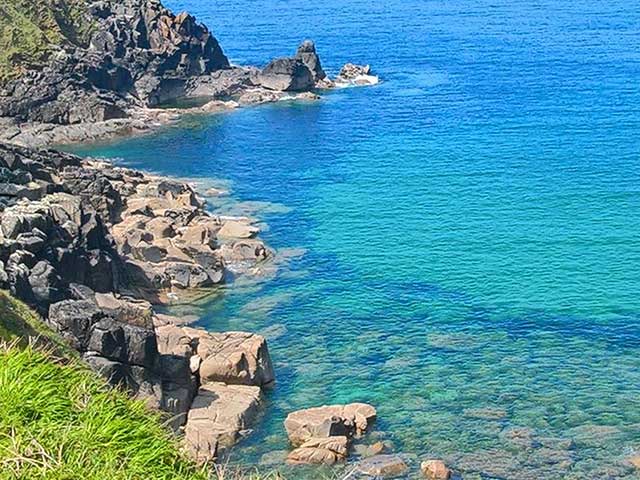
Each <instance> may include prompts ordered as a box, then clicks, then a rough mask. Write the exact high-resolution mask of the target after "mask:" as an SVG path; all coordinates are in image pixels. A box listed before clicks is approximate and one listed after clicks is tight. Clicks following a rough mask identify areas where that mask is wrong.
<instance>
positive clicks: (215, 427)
mask: <svg viewBox="0 0 640 480" xmlns="http://www.w3.org/2000/svg"><path fill="white" fill-rule="evenodd" d="M260 401H261V393H260V388H259V387H253V386H246V385H225V384H224V383H209V384H206V385H203V386H202V387H200V389H199V390H198V394H197V395H196V397H195V398H194V400H193V403H192V404H191V409H190V410H189V414H188V416H187V423H186V426H185V443H186V446H187V449H188V450H189V452H190V453H191V454H192V456H193V457H194V458H195V459H196V460H197V461H199V462H206V461H210V460H212V459H214V458H216V456H217V455H218V452H219V450H221V449H224V448H228V447H231V446H232V445H233V444H234V443H236V442H237V441H238V439H239V438H240V437H241V436H242V433H243V431H245V430H246V429H248V428H249V427H250V425H251V423H252V422H253V420H254V419H255V417H256V416H257V414H258V412H259V406H260Z"/></svg>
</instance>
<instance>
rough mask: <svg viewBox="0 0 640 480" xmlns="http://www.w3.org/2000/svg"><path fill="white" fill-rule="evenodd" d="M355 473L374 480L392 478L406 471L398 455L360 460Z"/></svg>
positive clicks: (404, 464) (405, 465)
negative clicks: (374, 478)
mask: <svg viewBox="0 0 640 480" xmlns="http://www.w3.org/2000/svg"><path fill="white" fill-rule="evenodd" d="M356 468H357V471H358V472H360V473H363V474H365V475H369V476H372V477H376V478H394V477H399V476H401V475H403V474H404V473H405V472H406V471H407V470H408V469H409V467H408V465H407V463H406V462H405V461H404V459H403V458H402V457H401V456H400V455H376V456H373V457H371V458H367V459H366V460H362V461H360V462H359V463H358V465H357V467H356Z"/></svg>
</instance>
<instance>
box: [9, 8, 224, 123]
mask: <svg viewBox="0 0 640 480" xmlns="http://www.w3.org/2000/svg"><path fill="white" fill-rule="evenodd" d="M101 5H103V6H104V8H101V9H99V11H100V13H99V14H97V13H96V12H97V11H98V10H97V9H95V8H91V9H90V13H89V14H88V18H87V22H92V24H93V27H92V29H90V31H91V32H92V35H91V38H90V40H89V48H85V47H84V45H81V44H79V43H78V39H73V40H72V41H70V42H68V44H67V45H66V51H65V52H63V51H60V53H59V54H58V55H51V59H50V61H49V62H48V63H46V64H45V65H39V66H38V68H35V69H33V70H29V71H27V72H26V73H25V74H23V75H21V76H20V77H18V78H17V79H15V80H13V81H11V82H8V83H7V85H5V88H4V94H3V95H0V116H9V117H16V118H19V119H20V120H21V121H37V122H42V123H54V124H74V123H81V122H83V123H84V122H86V123H91V122H102V121H107V120H111V119H118V118H123V117H125V116H127V110H128V109H129V108H130V107H131V106H138V102H141V103H142V104H143V105H145V106H154V105H158V104H159V103H161V102H164V101H167V100H169V99H172V98H176V97H180V96H183V95H184V94H185V88H186V83H187V81H188V79H189V78H191V77H194V76H199V75H206V74H209V73H211V72H214V71H216V70H220V69H225V68H229V62H228V60H227V58H226V57H225V55H224V54H223V52H222V50H221V48H220V46H219V44H218V42H217V41H216V39H215V38H214V37H213V36H212V35H211V33H210V32H209V31H208V30H207V28H206V27H204V26H203V25H200V24H198V23H197V22H196V20H195V18H194V17H192V16H191V15H189V14H187V13H181V14H179V15H174V14H173V13H171V12H170V11H169V10H167V9H165V8H164V7H163V6H162V5H161V4H160V2H155V1H154V2H148V1H143V0H124V1H122V2H112V1H108V2H103V3H102V4H101ZM92 17H93V18H92ZM74 42H76V43H74Z"/></svg>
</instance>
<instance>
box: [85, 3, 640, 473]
mask: <svg viewBox="0 0 640 480" xmlns="http://www.w3.org/2000/svg"><path fill="white" fill-rule="evenodd" d="M167 3H168V4H169V5H171V6H172V7H173V8H176V9H181V8H184V9H188V10H189V11H191V12H193V13H195V14H196V15H197V16H198V17H199V18H201V19H203V20H205V21H206V22H207V23H208V24H209V25H210V26H211V27H212V30H213V31H214V33H215V34H216V35H217V36H218V38H219V40H220V42H221V44H222V46H223V48H224V49H225V51H226V53H227V54H228V55H229V56H230V58H231V59H232V60H233V61H235V62H237V63H264V62H265V61H266V60H267V59H269V58H272V57H274V56H277V55H284V54H289V53H292V52H293V51H294V50H295V47H296V45H297V44H298V43H299V41H300V40H302V39H303V38H304V37H307V36H309V37H312V38H314V39H315V40H316V43H317V45H318V49H319V51H320V54H321V56H322V59H323V61H324V65H325V69H326V70H328V71H330V72H334V73H335V72H336V71H337V69H338V68H339V66H340V65H341V64H342V63H344V62H345V61H348V60H351V61H356V62H368V63H372V64H373V66H374V68H375V71H376V73H377V74H379V75H380V77H381V78H382V79H383V83H382V84H380V85H378V86H376V87H372V88H366V89H364V88H363V89H349V90H342V91H339V92H335V93H332V94H329V95H326V96H325V97H324V99H323V100H322V101H320V102H318V103H316V104H304V105H279V106H266V107H258V108H254V109H246V110H242V111H238V112H234V113H230V114H224V115H219V116H215V117H209V118H196V119H189V120H187V121H185V122H184V123H183V125H182V126H181V127H179V128H174V129H170V130H166V131H163V132H161V133H159V134H157V135H154V136H153V137H144V138H139V139H133V140H127V141H121V142H119V143H117V144H112V145H102V146H95V147H87V148H86V149H83V150H82V151H83V152H84V153H92V154H100V155H110V156H119V157H122V158H123V159H124V160H125V162H126V163H128V164H131V165H134V166H138V167H142V168H147V169H151V170H154V171H158V172H162V173H166V174H172V175H179V176H188V177H201V178H213V177H219V178H223V179H227V180H229V181H230V183H231V187H232V188H233V190H234V195H236V196H237V197H238V198H240V199H243V200H250V201H261V202H274V203H276V204H278V208H276V209H275V210H274V209H271V210H270V209H269V208H265V207H267V206H266V205H264V204H258V205H261V206H262V207H261V208H262V212H261V213H260V215H261V217H263V218H264V219H265V220H266V222H267V223H268V224H269V231H268V232H266V233H265V235H264V236H265V238H266V239H267V240H268V241H269V242H270V243H271V244H272V245H273V246H275V247H277V248H282V249H285V248H294V249H299V250H296V251H297V253H298V254H303V255H302V256H299V255H292V258H291V259H290V260H289V264H288V267H287V268H285V269H283V270H282V271H281V273H280V275H279V276H278V278H277V279H275V280H274V281H271V282H268V283H265V284H261V285H257V286H247V285H245V286H243V287H242V288H237V289H231V290H230V291H229V292H228V293H227V295H225V296H224V297H223V298H222V299H216V300H215V301H212V302H210V303H208V304H205V305H202V306H201V307H202V309H203V310H202V311H203V312H204V313H203V318H202V320H201V323H202V325H204V326H207V327H209V328H212V329H248V330H256V331H263V332H264V333H265V334H266V335H267V336H268V337H269V338H270V349H271V350H272V355H273V357H274V359H275V362H276V370H277V375H278V387H277V389H276V390H275V391H274V392H273V393H272V394H271V395H270V397H269V404H268V408H267V410H268V412H267V413H268V414H267V415H266V417H265V419H264V421H263V423H262V428H260V430H259V431H258V432H257V433H256V434H255V435H254V436H253V437H252V438H251V439H250V440H249V441H248V442H246V443H245V446H246V448H245V449H243V450H239V451H237V452H236V456H237V458H238V459H239V460H243V461H254V462H259V461H260V459H261V458H265V459H266V458H267V457H268V455H267V457H262V456H263V455H264V454H268V453H269V452H274V451H279V450H284V449H287V448H288V446H287V443H286V439H285V434H284V430H283V428H282V420H283V418H284V416H285V415H286V413H287V412H289V411H291V410H293V409H297V408H304V407H309V406H312V405H317V404H322V403H328V402H348V401H353V400H359V401H367V402H371V403H373V404H374V405H376V406H377V407H378V409H379V421H378V423H377V426H376V432H374V434H373V436H374V437H378V436H380V437H385V438H388V439H390V440H392V441H393V442H394V444H395V446H396V450H397V451H403V452H407V453H411V454H416V455H417V456H418V458H423V457H424V456H427V455H438V456H443V457H445V458H446V459H447V460H448V461H449V462H451V463H452V464H453V465H454V466H455V467H457V468H459V469H461V470H464V471H465V472H466V473H465V476H464V478H473V479H476V478H480V477H479V476H478V475H480V474H481V473H482V475H484V477H483V478H509V479H521V478H527V479H558V478H566V479H576V480H577V479H603V478H634V475H635V474H634V472H633V470H632V469H631V468H630V467H628V466H627V465H626V464H625V463H624V459H625V458H626V457H627V456H628V455H630V454H631V453H633V452H634V451H636V450H639V449H640V395H639V394H640V369H639V368H638V357H639V353H640V333H639V330H638V326H639V324H640V320H639V316H638V314H639V312H640V308H639V307H640V296H639V295H638V294H639V292H640V275H638V271H639V270H640V269H639V268H638V267H639V266H640V222H639V221H638V220H639V213H640V196H639V183H638V180H639V173H640V161H639V160H640V158H639V156H640V155H639V152H640V148H639V147H640V115H639V113H640V90H639V89H640V87H639V86H638V85H639V84H638V78H640V53H639V52H640V32H639V31H638V25H639V24H640V9H639V8H638V7H639V5H638V3H637V2H635V1H619V0H614V1H609V2H600V1H598V0H578V1H574V2H565V1H560V0H541V1H536V2H530V1H526V2H525V1H511V0H510V1H506V0H497V1H492V2H489V1H480V0H475V1H474V0H461V1H442V0H432V1H412V2H407V1H400V0H391V1H387V2H368V1H367V2H365V1H362V0H358V1H350V2H341V1H336V0H329V1H327V2H314V3H313V4H310V3H309V2H303V1H302V0H293V1H288V2H276V1H273V0H271V1H267V0H259V1H255V2H251V3H250V4H249V3H246V2H231V1H227V0H221V1H218V2H215V4H214V3H211V2H204V1H199V0H171V1H169V0H168V1H167ZM283 207H285V208H283ZM287 209H289V210H287ZM289 252H291V250H289ZM478 409H480V410H478ZM483 409H484V410H483ZM486 409H489V410H486ZM271 456H273V455H271ZM276 456H277V455H276ZM309 475H310V477H313V476H314V475H315V474H314V473H310V474H309Z"/></svg>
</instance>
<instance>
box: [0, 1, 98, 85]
mask: <svg viewBox="0 0 640 480" xmlns="http://www.w3.org/2000/svg"><path fill="white" fill-rule="evenodd" d="M93 27H94V25H93V22H92V20H90V18H89V17H88V15H87V2H86V0H4V1H2V2H0V83H2V82H4V81H6V80H8V79H11V78H13V77H15V76H17V75H20V73H22V72H23V71H24V70H25V69H27V68H33V67H37V66H39V65H42V64H43V63H44V62H45V61H46V60H47V59H48V57H49V56H50V55H51V54H52V52H54V51H55V49H56V48H57V47H60V46H63V45H76V46H86V45H87V44H88V41H89V38H90V34H91V31H92V29H93Z"/></svg>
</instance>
